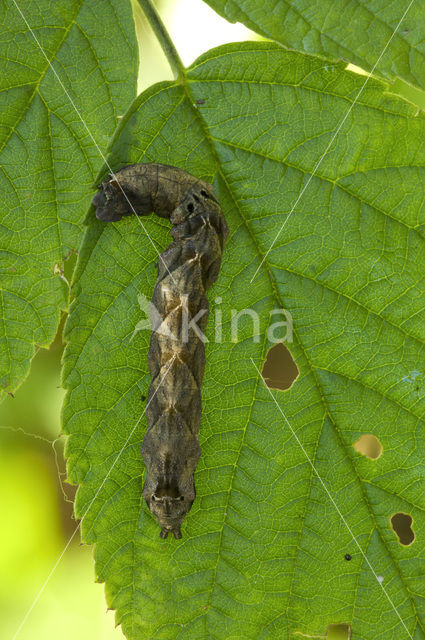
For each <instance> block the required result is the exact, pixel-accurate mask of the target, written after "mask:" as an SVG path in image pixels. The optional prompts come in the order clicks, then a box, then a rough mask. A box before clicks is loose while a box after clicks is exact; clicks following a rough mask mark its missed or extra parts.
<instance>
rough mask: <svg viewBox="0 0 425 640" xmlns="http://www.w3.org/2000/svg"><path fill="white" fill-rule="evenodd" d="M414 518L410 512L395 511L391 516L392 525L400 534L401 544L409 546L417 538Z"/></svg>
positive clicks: (398, 534)
mask: <svg viewBox="0 0 425 640" xmlns="http://www.w3.org/2000/svg"><path fill="white" fill-rule="evenodd" d="M412 523H413V518H412V516H410V515H409V514H408V513H395V514H394V515H393V516H391V526H392V528H393V530H394V532H395V533H396V534H397V536H398V541H399V543H400V544H402V545H404V546H405V547H407V546H408V545H409V544H412V542H413V541H414V539H415V533H414V531H413V529H412Z"/></svg>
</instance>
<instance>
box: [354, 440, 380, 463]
mask: <svg viewBox="0 0 425 640" xmlns="http://www.w3.org/2000/svg"><path fill="white" fill-rule="evenodd" d="M353 447H354V448H355V450H356V451H358V452H359V453H361V454H362V455H364V456H366V457H367V458H370V459H371V460H376V459H377V458H379V456H380V455H381V453H382V444H381V443H380V441H379V440H378V438H377V437H376V436H374V435H372V434H371V433H366V434H364V435H363V436H361V438H359V439H358V440H357V442H355V443H354V444H353Z"/></svg>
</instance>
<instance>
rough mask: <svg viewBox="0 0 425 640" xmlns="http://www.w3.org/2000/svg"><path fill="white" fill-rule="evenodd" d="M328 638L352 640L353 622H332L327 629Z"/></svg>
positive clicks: (326, 636)
mask: <svg viewBox="0 0 425 640" xmlns="http://www.w3.org/2000/svg"><path fill="white" fill-rule="evenodd" d="M325 638H326V640H351V624H345V623H342V624H330V625H329V626H328V628H327V629H326V634H325Z"/></svg>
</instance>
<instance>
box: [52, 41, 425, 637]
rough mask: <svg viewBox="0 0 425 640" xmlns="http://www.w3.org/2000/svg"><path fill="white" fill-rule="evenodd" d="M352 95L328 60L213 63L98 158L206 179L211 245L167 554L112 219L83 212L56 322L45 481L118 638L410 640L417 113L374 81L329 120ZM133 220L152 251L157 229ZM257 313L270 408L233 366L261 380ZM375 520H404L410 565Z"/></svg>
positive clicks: (150, 259) (419, 354) (165, 87)
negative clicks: (217, 218)
mask: <svg viewBox="0 0 425 640" xmlns="http://www.w3.org/2000/svg"><path fill="white" fill-rule="evenodd" d="M362 83H363V79H362V78H361V77H359V76H358V75H356V74H353V73H350V72H347V71H345V70H344V65H343V64H342V63H338V64H334V65H332V64H329V63H325V62H324V61H323V60H321V59H319V58H315V57H311V56H306V55H302V54H299V53H296V52H292V51H285V50H284V49H282V48H281V47H279V46H277V45H274V44H270V43H245V44H238V45H228V46H224V47H221V48H218V49H215V50H213V51H210V52H208V53H207V54H205V55H204V56H202V57H201V58H200V59H199V60H198V61H197V62H196V63H195V64H194V65H193V67H192V68H191V69H190V70H189V72H188V75H187V78H186V79H185V80H184V82H183V83H178V84H177V83H176V84H173V83H162V84H159V85H155V86H154V87H152V88H151V89H150V90H148V91H147V92H146V93H144V94H143V95H142V96H140V97H139V99H138V100H136V102H135V103H134V108H133V109H132V110H131V111H130V114H129V115H128V117H127V119H126V122H125V123H124V124H123V129H122V131H121V135H120V136H119V137H117V139H116V143H115V146H114V148H113V150H112V154H111V159H110V161H111V163H112V165H113V167H114V168H119V167H120V166H122V165H124V164H127V163H133V162H141V161H143V162H152V161H156V162H165V163H169V164H173V165H177V166H179V167H182V168H184V169H186V170H188V171H190V172H192V173H194V174H196V175H198V176H199V177H201V178H204V179H206V180H209V181H213V183H214V185H215V188H216V191H217V194H218V196H219V199H220V202H221V204H222V208H223V210H224V212H225V215H226V218H227V221H228V223H229V226H230V231H231V233H230V237H229V241H228V244H227V248H226V250H225V254H224V261H223V265H222V270H221V272H220V276H219V279H218V282H217V283H216V285H214V287H213V289H212V290H211V291H210V295H209V298H210V301H211V302H212V313H211V317H210V322H209V325H208V337H209V339H210V343H209V344H208V345H207V366H206V372H205V381H204V386H203V419H202V425H201V432H200V443H201V447H202V457H201V460H200V462H199V465H198V469H197V471H196V474H195V480H196V486H197V498H196V500H195V503H194V506H193V508H192V510H191V512H190V513H189V515H188V517H187V519H186V522H185V524H184V527H183V539H182V540H181V541H176V540H174V539H167V540H166V541H163V540H160V538H159V536H158V533H159V531H158V526H157V524H156V522H155V521H154V520H153V518H152V516H151V514H150V513H149V511H148V510H147V508H146V505H144V504H143V503H142V486H143V473H144V467H143V464H142V459H141V455H140V446H141V442H142V439H143V434H144V432H145V429H146V422H145V418H144V416H143V410H144V403H143V402H142V401H141V395H146V390H147V387H148V384H149V376H148V369H147V349H148V343H149V337H150V336H149V334H148V332H146V331H141V332H138V333H136V335H135V336H134V337H133V338H132V334H133V331H134V328H135V326H136V324H137V323H138V322H139V321H140V320H141V318H142V317H143V314H142V312H141V310H140V308H139V306H138V300H137V297H138V294H139V293H143V294H144V295H146V296H148V297H149V296H150V295H151V293H152V289H153V285H154V282H155V279H156V264H157V261H158V258H157V255H156V252H155V249H154V248H153V247H152V244H151V243H150V242H149V239H148V238H147V237H146V235H145V234H144V232H143V229H142V228H141V226H140V224H139V222H138V220H137V219H136V218H133V217H129V218H127V219H123V220H122V221H121V222H119V223H114V224H112V223H110V224H103V223H100V222H98V221H95V220H94V216H93V212H92V214H91V216H92V218H91V220H90V224H89V226H88V229H87V232H86V235H85V239H84V243H83V251H82V253H81V256H80V265H79V270H78V275H77V278H76V281H75V288H74V293H75V296H76V297H75V300H74V301H73V303H72V307H71V315H70V317H69V320H68V322H67V326H66V339H67V340H68V345H67V348H66V353H65V370H64V382H65V386H66V387H67V389H68V392H67V400H66V403H65V407H64V413H63V417H64V430H65V432H66V433H67V434H69V435H70V437H69V440H68V446H67V456H68V472H69V477H70V480H71V481H73V482H75V483H79V484H80V487H79V489H78V494H77V502H76V511H77V515H78V516H79V517H83V520H82V535H83V539H84V540H85V541H86V542H90V543H96V547H95V559H96V575H97V578H98V580H100V581H105V582H106V594H107V601H108V606H110V607H113V608H115V609H116V610H117V621H118V622H119V623H121V624H122V628H123V631H124V633H125V635H126V636H127V638H129V639H132V640H142V639H143V640H144V639H146V638H155V640H161V639H163V640H170V639H173V638H178V639H179V640H182V639H186V638H187V639H188V640H189V639H190V640H192V639H194V638H220V639H221V638H223V639H226V640H227V639H228V638H235V639H236V638H244V639H248V640H249V639H252V640H266V639H270V640H271V639H273V640H275V639H277V638H279V640H280V639H289V638H293V637H298V636H297V634H305V635H306V636H307V637H310V636H312V637H317V636H324V634H325V630H326V628H327V627H328V625H331V624H334V625H338V624H343V623H345V624H349V625H352V628H353V638H358V639H360V638H362V639H365V640H366V639H367V640H370V639H371V638H374V639H375V640H378V639H382V640H384V638H385V640H389V639H390V638H391V639H394V640H396V639H397V640H402V639H404V638H408V637H409V635H408V634H409V633H410V634H411V635H410V637H413V636H414V638H415V640H417V639H419V638H424V637H425V633H424V621H425V620H424V616H425V586H424V581H423V573H424V562H425V560H424V554H425V551H424V544H423V532H424V530H425V518H424V509H425V498H424V492H423V486H422V482H423V475H424V463H423V460H424V457H425V450H424V438H423V432H424V421H423V414H424V410H425V377H424V368H423V362H424V346H423V340H424V335H425V329H424V327H425V322H424V321H425V317H424V315H425V310H424V304H423V300H424V293H425V291H424V288H425V279H424V273H425V264H424V262H425V251H424V230H425V226H424V221H425V219H424V186H423V185H424V166H425V147H424V145H423V140H424V139H425V118H424V117H422V116H419V117H414V113H415V109H414V108H413V107H412V105H410V104H409V103H407V102H403V101H402V100H400V99H398V98H396V97H395V96H393V95H391V94H389V93H388V92H387V86H386V85H385V84H383V83H381V82H379V81H377V80H374V79H371V80H370V82H369V83H368V85H367V87H366V89H365V90H364V92H363V93H362V95H361V97H360V99H359V100H358V101H357V102H356V104H355V105H354V106H353V100H354V98H355V97H356V96H357V94H358V92H359V88H360V87H361V85H362ZM350 107H352V109H351V111H350V113H349V115H348V117H347V119H346V121H345V123H344V125H343V127H342V128H341V130H340V132H339V134H338V136H337V138H336V139H335V142H334V144H333V145H332V149H331V151H330V152H329V153H328V154H327V155H326V156H325V158H324V159H323V161H322V163H321V164H320V167H319V168H318V170H317V172H316V175H314V177H313V178H312V179H311V182H310V183H309V184H308V186H307V188H306V190H305V192H304V193H303V195H302V198H301V199H300V200H299V202H298V203H297V206H296V209H295V211H294V213H293V214H292V215H291V216H290V217H289V216H288V213H289V212H290V211H291V210H292V208H293V206H294V203H295V201H296V200H297V198H298V196H299V194H300V193H301V191H302V189H303V187H305V186H306V185H307V181H308V180H309V179H310V177H311V174H312V172H313V168H314V167H315V165H316V163H317V161H318V159H319V158H320V157H321V155H322V154H323V152H324V150H325V149H326V148H327V146H328V144H329V142H330V141H331V138H332V136H333V135H334V131H335V129H336V127H337V126H338V124H339V123H340V121H341V119H342V118H343V117H344V115H345V114H346V113H347V110H348V109H349V108H350ZM284 223H285V226H284V227H283V228H282V225H283V224H284ZM143 224H144V225H145V226H146V229H147V231H148V232H149V234H150V235H151V237H152V239H153V242H154V244H155V245H156V246H157V247H158V248H159V250H163V249H164V248H165V247H166V246H167V245H168V243H169V242H170V239H171V238H170V234H169V225H167V224H166V223H165V222H164V221H163V220H162V219H159V218H156V217H154V216H152V217H149V218H146V219H144V220H143ZM279 232H280V233H279ZM276 238H277V239H276ZM274 239H276V241H275V244H274V245H273V248H272V250H271V251H270V253H267V251H268V249H269V248H270V246H271V244H272V243H273V241H274ZM263 257H266V259H265V261H264V263H263V265H262V266H261V268H260V270H259V272H258V275H257V276H256V278H255V279H254V281H253V282H252V283H251V279H252V277H253V275H254V273H255V271H256V269H257V267H258V266H259V264H260V262H261V260H262V258H263ZM217 298H221V300H222V301H221V302H220V299H218V300H217ZM214 300H216V302H214ZM245 308H251V309H254V310H255V311H256V312H258V314H259V316H260V319H261V324H260V330H259V332H256V333H257V334H258V333H259V336H260V341H259V342H256V341H254V340H253V339H252V336H253V331H252V323H251V320H250V319H249V318H248V317H246V318H245V322H243V323H241V327H240V331H239V335H238V339H237V341H236V342H232V341H231V332H230V317H231V310H232V309H236V310H238V311H239V310H242V309H245ZM275 308H285V309H287V310H289V311H290V312H291V314H292V316H293V321H294V339H293V342H292V343H290V344H288V347H289V349H290V351H291V353H292V355H293V357H294V359H295V361H296V363H297V366H298V368H299V371H300V375H299V378H298V380H297V381H296V382H295V383H294V385H293V386H292V388H291V389H290V390H289V391H287V392H285V393H281V392H274V391H273V392H272V394H273V397H271V395H270V392H269V390H268V389H267V388H266V387H265V385H264V384H263V382H262V379H261V378H260V376H259V375H258V373H257V370H256V368H255V366H254V365H253V363H252V362H251V358H252V359H253V360H254V363H255V365H256V366H257V367H259V368H261V366H262V363H263V361H264V359H265V357H266V353H267V350H268V348H269V347H270V343H269V342H268V340H267V336H266V330H267V328H268V327H269V325H270V324H271V323H272V322H275V321H276V318H271V317H270V312H271V311H273V310H274V309H275ZM217 309H220V310H221V311H222V314H223V341H222V342H216V341H215V340H214V334H215V323H214V314H215V311H214V310H217ZM273 398H275V399H276V402H275V400H274V399H273ZM277 403H278V404H277ZM280 409H281V410H282V411H283V412H284V415H285V416H286V417H287V419H288V421H289V424H290V425H291V427H292V429H293V430H294V433H295V434H296V436H297V438H298V439H299V442H298V441H297V438H295V437H294V435H293V433H292V432H291V429H290V428H289V426H288V424H287V423H286V422H285V419H284V417H283V415H282V413H281V412H280ZM141 416H143V417H142V418H141ZM365 433H368V434H374V435H375V436H376V437H377V438H379V440H380V442H381V444H382V446H383V453H382V455H381V456H380V457H379V458H378V459H376V460H371V459H369V458H367V457H365V456H363V455H362V454H360V453H358V452H357V451H356V450H355V449H354V447H353V444H354V443H355V442H356V441H357V440H358V439H359V438H360V436H361V435H362V434H365ZM300 443H301V444H302V446H303V447H304V448H305V451H306V454H307V455H308V456H309V458H310V460H311V462H312V463H313V464H314V466H315V468H316V470H317V472H318V474H319V475H320V478H321V479H322V481H323V483H324V484H325V486H326V488H327V490H328V491H329V493H330V494H331V496H332V498H333V500H334V501H335V504H336V505H337V507H338V509H339V511H340V513H338V511H337V510H336V508H335V506H334V504H333V503H332V501H331V500H330V498H329V496H328V494H327V493H326V492H325V490H324V488H323V485H322V484H321V482H320V481H319V480H318V478H317V477H316V475H315V473H314V472H313V470H312V467H311V465H310V463H309V461H308V460H307V459H306V456H305V454H304V452H303V450H302V448H301V447H300ZM117 456H119V457H118V459H117ZM396 512H404V513H407V514H410V515H411V516H412V517H413V525H412V526H413V530H414V533H415V536H416V538H415V541H414V542H413V543H412V544H411V545H410V546H402V545H401V544H400V543H399V542H398V538H397V536H396V535H395V533H394V531H393V530H392V528H391V524H390V516H391V515H392V514H394V513H396ZM341 514H342V516H343V518H344V519H345V523H346V524H345V523H344V521H343V519H342V517H341ZM347 526H348V527H349V528H350V530H351V531H352V533H353V535H354V536H355V539H356V541H357V543H358V544H359V545H360V548H361V549H362V551H363V553H364V554H365V555H366V557H367V561H366V559H365V557H364V556H363V555H362V553H361V552H360V551H359V548H358V546H357V543H356V542H354V540H353V538H352V535H351V533H350V531H349V530H348V528H347ZM346 554H349V555H350V556H351V558H352V559H351V560H350V561H348V560H346V559H345V555H346ZM368 562H370V564H371V566H372V567H373V570H374V571H375V573H376V576H381V577H382V580H383V582H382V581H381V578H379V580H380V581H381V582H382V584H381V582H379V581H378V580H377V579H376V576H374V574H373V573H372V571H371V569H370V567H369V566H368ZM384 588H385V591H384ZM387 594H388V597H387ZM394 607H395V608H396V609H397V612H396V611H395V609H394ZM399 616H400V617H401V620H402V621H401V620H400V617H399ZM404 625H406V628H407V629H408V632H407V631H406V628H405V626H404Z"/></svg>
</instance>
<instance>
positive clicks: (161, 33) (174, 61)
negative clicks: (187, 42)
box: [138, 0, 185, 78]
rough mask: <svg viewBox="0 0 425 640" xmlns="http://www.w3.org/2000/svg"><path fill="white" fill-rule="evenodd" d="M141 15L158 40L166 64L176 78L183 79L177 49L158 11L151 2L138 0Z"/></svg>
mask: <svg viewBox="0 0 425 640" xmlns="http://www.w3.org/2000/svg"><path fill="white" fill-rule="evenodd" d="M138 3H139V5H140V6H141V8H142V10H143V13H144V14H145V16H146V18H147V20H148V22H149V24H150V26H151V27H152V30H153V32H154V33H155V35H156V37H157V38H158V41H159V44H160V45H161V47H162V50H163V51H164V53H165V56H166V58H167V60H168V63H169V65H170V67H171V69H172V71H173V73H174V74H175V76H176V78H179V77H184V75H185V66H184V64H183V61H182V59H181V58H180V56H179V54H178V52H177V49H176V48H175V46H174V44H173V41H172V40H171V38H170V34H169V33H168V31H167V29H166V28H165V25H164V23H163V22H162V20H161V18H160V16H159V13H158V11H157V10H156V8H155V6H154V5H153V3H152V0H138Z"/></svg>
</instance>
